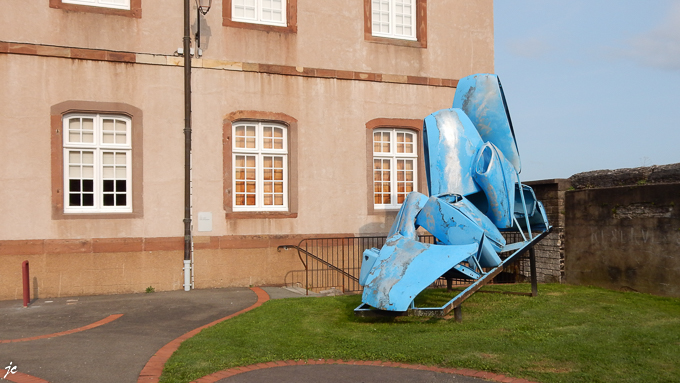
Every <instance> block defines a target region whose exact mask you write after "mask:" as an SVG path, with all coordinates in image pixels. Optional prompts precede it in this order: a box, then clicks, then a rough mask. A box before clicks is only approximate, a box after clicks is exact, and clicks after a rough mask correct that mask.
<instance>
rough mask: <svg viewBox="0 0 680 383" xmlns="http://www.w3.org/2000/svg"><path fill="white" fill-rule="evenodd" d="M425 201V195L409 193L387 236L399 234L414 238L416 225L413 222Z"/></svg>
mask: <svg viewBox="0 0 680 383" xmlns="http://www.w3.org/2000/svg"><path fill="white" fill-rule="evenodd" d="M426 203H427V196H426V195H425V194H421V193H418V192H411V193H409V194H408V195H407V196H406V198H405V199H404V202H403V203H402V205H401V208H400V209H399V213H397V216H396V218H395V219H394V223H393V224H392V228H391V229H390V232H389V234H387V237H388V238H389V237H392V236H393V235H395V234H401V235H402V236H403V237H406V238H410V239H416V226H415V225H414V224H413V223H414V222H415V220H416V216H417V215H418V213H419V212H420V210H421V209H422V208H423V206H425V204H426Z"/></svg>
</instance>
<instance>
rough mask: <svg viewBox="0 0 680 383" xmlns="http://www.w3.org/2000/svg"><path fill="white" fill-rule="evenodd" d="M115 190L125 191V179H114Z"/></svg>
mask: <svg viewBox="0 0 680 383" xmlns="http://www.w3.org/2000/svg"><path fill="white" fill-rule="evenodd" d="M116 191H117V192H126V191H127V181H126V180H117V181H116Z"/></svg>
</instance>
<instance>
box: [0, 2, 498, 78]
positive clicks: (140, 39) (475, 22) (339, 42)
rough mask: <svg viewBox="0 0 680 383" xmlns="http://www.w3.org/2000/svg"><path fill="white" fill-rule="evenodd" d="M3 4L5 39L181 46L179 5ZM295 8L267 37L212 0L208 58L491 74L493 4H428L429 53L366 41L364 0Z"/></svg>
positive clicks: (0, 27) (0, 31)
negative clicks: (78, 8) (113, 10)
mask: <svg viewBox="0 0 680 383" xmlns="http://www.w3.org/2000/svg"><path fill="white" fill-rule="evenodd" d="M191 3H192V7H194V6H195V5H194V2H193V1H192V2H191ZM0 6H1V7H2V9H3V12H2V14H0V36H2V39H3V40H5V41H12V42H23V43H36V44H48V45H59V46H69V47H82V48H92V49H107V50H115V51H126V52H141V53H155V54H166V55H167V54H172V53H173V52H175V50H177V48H179V47H181V46H182V36H183V33H184V32H183V18H182V14H183V8H182V2H179V1H173V2H167V1H156V0H143V1H142V17H141V18H131V17H123V16H111V15H102V14H97V13H87V12H74V11H64V10H61V9H53V8H50V7H49V5H48V1H47V0H44V1H16V0H0ZM297 9H298V12H297V20H298V31H297V33H277V32H265V31H258V30H251V29H242V28H233V27H225V26H223V25H222V1H220V0H215V1H213V7H212V9H211V10H210V12H209V13H208V14H207V15H206V17H205V22H204V26H203V28H202V32H203V42H202V44H201V46H202V48H203V50H204V57H205V58H212V59H222V60H232V61H244V62H258V63H269V64H280V65H293V66H305V67H316V68H326V69H339V70H354V71H371V72H378V73H391V74H403V75H412V76H429V77H443V78H460V77H464V76H467V75H469V74H473V73H480V72H493V70H494V66H493V60H494V53H493V42H494V41H493V1H492V0H475V1H468V0H436V1H435V0H430V1H429V2H428V4H427V40H428V42H427V48H412V47H403V46H398V45H392V44H380V43H373V42H367V41H365V40H364V25H363V14H364V0H324V1H318V0H298V3H297ZM194 15H195V13H194V11H193V10H192V15H191V17H192V19H191V20H192V24H193V25H192V28H193V29H192V34H193V33H195V30H196V26H195V16H194Z"/></svg>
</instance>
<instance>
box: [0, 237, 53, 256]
mask: <svg viewBox="0 0 680 383" xmlns="http://www.w3.org/2000/svg"><path fill="white" fill-rule="evenodd" d="M44 244H45V241H43V240H18V241H0V255H31V254H43V253H44V252H45V247H44Z"/></svg>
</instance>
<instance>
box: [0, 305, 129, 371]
mask: <svg viewBox="0 0 680 383" xmlns="http://www.w3.org/2000/svg"><path fill="white" fill-rule="evenodd" d="M122 316H123V314H113V315H109V316H107V317H106V318H104V319H102V320H99V321H96V322H94V323H90V324H88V325H87V326H83V327H78V328H74V329H71V330H66V331H61V332H55V333H53V334H46V335H38V336H32V337H29V338H19V339H5V340H0V343H15V342H28V341H31V340H38V339H48V338H54V337H57V336H63V335H68V334H73V333H76V332H81V331H85V330H89V329H92V328H95V327H99V326H101V325H105V324H107V323H110V322H113V321H114V320H116V319H118V318H120V317H122ZM2 375H3V376H4V374H2ZM4 379H5V380H7V381H10V382H14V383H49V382H48V381H47V380H45V379H41V378H38V377H35V376H32V375H28V374H24V373H22V372H18V371H17V372H15V373H14V374H7V377H5V378H4Z"/></svg>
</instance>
